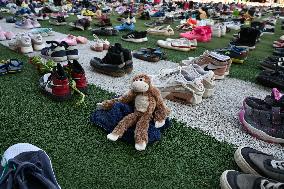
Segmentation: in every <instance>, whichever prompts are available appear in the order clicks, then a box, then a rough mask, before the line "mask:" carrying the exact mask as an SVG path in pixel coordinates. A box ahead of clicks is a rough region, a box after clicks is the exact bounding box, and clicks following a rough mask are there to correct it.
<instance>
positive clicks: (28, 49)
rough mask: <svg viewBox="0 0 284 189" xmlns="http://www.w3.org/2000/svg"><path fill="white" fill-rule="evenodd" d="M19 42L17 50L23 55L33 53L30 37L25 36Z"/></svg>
mask: <svg viewBox="0 0 284 189" xmlns="http://www.w3.org/2000/svg"><path fill="white" fill-rule="evenodd" d="M17 40H18V42H17V48H18V49H19V51H20V52H21V53H23V54H27V53H32V52H33V51H34V50H33V46H32V40H31V38H30V36H28V35H26V34H23V35H21V36H20V37H19V38H18V39H17Z"/></svg>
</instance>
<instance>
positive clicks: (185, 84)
mask: <svg viewBox="0 0 284 189" xmlns="http://www.w3.org/2000/svg"><path fill="white" fill-rule="evenodd" d="M151 78H152V82H153V84H154V85H155V86H156V87H158V88H159V90H160V91H161V94H162V96H163V98H165V99H168V100H171V101H175V102H181V103H184V104H193V105H195V104H199V103H201V101H202V96H203V94H204V92H205V89H204V85H203V84H202V78H200V77H198V78H196V77H194V76H190V75H189V74H188V73H187V72H186V71H184V70H183V69H182V67H177V68H174V69H164V70H161V71H160V73H159V74H158V75H154V76H152V77H151Z"/></svg>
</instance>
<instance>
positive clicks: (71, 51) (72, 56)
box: [60, 41, 79, 60]
mask: <svg viewBox="0 0 284 189" xmlns="http://www.w3.org/2000/svg"><path fill="white" fill-rule="evenodd" d="M60 45H61V46H64V47H65V51H66V56H67V59H68V60H78V59H79V51H78V49H77V47H76V46H71V45H68V44H67V43H66V42H65V41H61V43H60Z"/></svg>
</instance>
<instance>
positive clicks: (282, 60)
mask: <svg viewBox="0 0 284 189" xmlns="http://www.w3.org/2000/svg"><path fill="white" fill-rule="evenodd" d="M260 67H261V68H263V69H265V70H269V71H275V70H279V71H284V57H270V58H269V57H268V58H266V59H265V60H264V61H262V62H261V63H260Z"/></svg>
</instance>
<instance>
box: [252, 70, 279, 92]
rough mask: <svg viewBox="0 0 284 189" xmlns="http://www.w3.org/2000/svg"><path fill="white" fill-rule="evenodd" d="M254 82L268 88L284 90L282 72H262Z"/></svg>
mask: <svg viewBox="0 0 284 189" xmlns="http://www.w3.org/2000/svg"><path fill="white" fill-rule="evenodd" d="M256 81H257V82H259V83H260V84H262V85H264V86H266V87H270V88H274V87H275V88H279V89H281V90H283V89H284V72H282V71H278V70H276V71H268V70H265V71H262V72H261V73H260V74H259V75H258V76H257V77H256Z"/></svg>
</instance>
